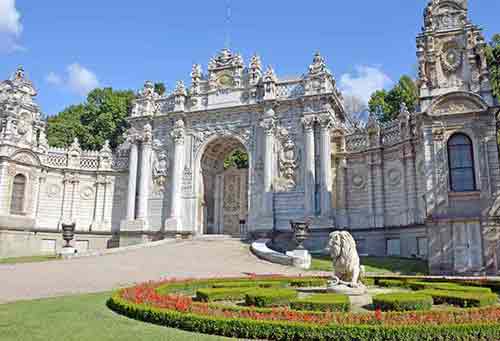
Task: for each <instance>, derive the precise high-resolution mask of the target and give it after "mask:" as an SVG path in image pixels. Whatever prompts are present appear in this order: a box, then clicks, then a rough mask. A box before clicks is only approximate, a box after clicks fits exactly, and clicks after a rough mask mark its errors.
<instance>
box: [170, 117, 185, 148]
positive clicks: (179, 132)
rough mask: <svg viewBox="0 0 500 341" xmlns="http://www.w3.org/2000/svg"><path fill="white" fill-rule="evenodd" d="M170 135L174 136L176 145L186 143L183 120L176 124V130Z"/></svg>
mask: <svg viewBox="0 0 500 341" xmlns="http://www.w3.org/2000/svg"><path fill="white" fill-rule="evenodd" d="M170 135H171V136H172V138H173V139H174V142H175V143H176V144H183V143H184V137H185V129H184V121H183V120H178V121H177V122H175V125H174V129H173V130H172V132H171V133H170Z"/></svg>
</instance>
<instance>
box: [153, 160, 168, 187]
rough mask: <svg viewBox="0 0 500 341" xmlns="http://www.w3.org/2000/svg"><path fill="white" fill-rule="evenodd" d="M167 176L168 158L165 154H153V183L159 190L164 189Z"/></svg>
mask: <svg viewBox="0 0 500 341" xmlns="http://www.w3.org/2000/svg"><path fill="white" fill-rule="evenodd" d="M167 176H168V156H167V153H166V152H164V151H161V152H159V153H155V159H154V161H153V182H154V184H155V185H157V186H158V187H159V188H160V190H161V189H162V188H164V186H165V183H166V181H167Z"/></svg>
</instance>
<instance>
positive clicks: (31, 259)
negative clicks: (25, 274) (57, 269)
mask: <svg viewBox="0 0 500 341" xmlns="http://www.w3.org/2000/svg"><path fill="white" fill-rule="evenodd" d="M58 259H60V258H59V257H57V256H28V257H16V258H0V264H21V263H39V262H47V261H52V260H58Z"/></svg>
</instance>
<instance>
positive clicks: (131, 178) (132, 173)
mask: <svg viewBox="0 0 500 341" xmlns="http://www.w3.org/2000/svg"><path fill="white" fill-rule="evenodd" d="M131 143H132V144H131V145H130V154H129V165H128V193H127V221H133V220H135V195H136V191H137V159H138V146H137V143H136V141H135V140H133V141H131Z"/></svg>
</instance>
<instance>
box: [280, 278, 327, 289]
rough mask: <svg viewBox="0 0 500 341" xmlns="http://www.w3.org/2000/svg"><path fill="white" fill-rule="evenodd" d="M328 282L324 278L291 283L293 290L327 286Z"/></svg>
mask: <svg viewBox="0 0 500 341" xmlns="http://www.w3.org/2000/svg"><path fill="white" fill-rule="evenodd" d="M327 282H328V280H326V279H323V278H304V279H294V280H292V281H290V282H289V283H290V286H291V287H292V288H309V287H322V286H325V285H326V283H327Z"/></svg>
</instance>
